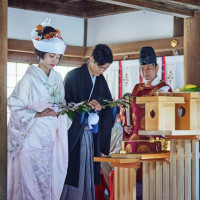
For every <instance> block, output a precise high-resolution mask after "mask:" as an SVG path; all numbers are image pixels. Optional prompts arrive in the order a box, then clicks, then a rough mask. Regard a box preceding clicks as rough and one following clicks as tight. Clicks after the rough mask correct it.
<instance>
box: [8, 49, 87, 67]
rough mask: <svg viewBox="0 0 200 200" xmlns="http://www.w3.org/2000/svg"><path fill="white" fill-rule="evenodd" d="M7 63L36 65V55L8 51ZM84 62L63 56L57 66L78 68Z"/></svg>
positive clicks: (76, 58) (80, 59)
mask: <svg viewBox="0 0 200 200" xmlns="http://www.w3.org/2000/svg"><path fill="white" fill-rule="evenodd" d="M8 61H9V62H26V63H29V64H36V63H38V61H37V59H36V55H35V54H34V53H26V52H14V51H8ZM83 62H84V60H83V59H82V58H78V57H67V56H63V57H62V59H61V61H60V62H59V63H58V65H63V66H70V67H80V66H81V65H82V64H83Z"/></svg>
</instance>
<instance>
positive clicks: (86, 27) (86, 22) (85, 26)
mask: <svg viewBox="0 0 200 200" xmlns="http://www.w3.org/2000/svg"><path fill="white" fill-rule="evenodd" d="M87 29H88V19H87V18H84V38H83V40H84V41H83V46H84V47H87Z"/></svg>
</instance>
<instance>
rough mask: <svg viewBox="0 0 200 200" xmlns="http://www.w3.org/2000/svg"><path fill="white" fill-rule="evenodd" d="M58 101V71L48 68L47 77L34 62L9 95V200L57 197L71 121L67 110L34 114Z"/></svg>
mask: <svg viewBox="0 0 200 200" xmlns="http://www.w3.org/2000/svg"><path fill="white" fill-rule="evenodd" d="M53 89H54V91H53ZM53 94H54V95H53ZM58 102H64V86H63V81H62V78H61V75H60V74H59V73H57V72H56V71H54V70H51V72H50V75H49V77H47V76H46V74H45V73H44V72H43V71H42V70H41V69H40V68H38V67H36V66H30V67H29V68H28V69H27V71H26V73H25V75H24V76H23V78H22V79H21V80H20V81H19V82H18V84H17V86H16V87H15V89H14V91H13V93H12V94H11V96H10V97H9V98H8V107H9V109H10V112H11V116H10V121H9V123H8V185H7V199H8V200H59V198H60V196H61V192H62V189H63V185H64V181H65V177H66V173H67V167H68V129H69V127H70V125H71V121H70V119H69V118H68V117H67V115H66V114H65V115H61V116H59V117H58V118H57V117H39V118H34V116H35V114H36V112H41V111H43V110H44V109H45V108H52V103H58ZM53 109H54V110H55V111H57V108H56V107H53Z"/></svg>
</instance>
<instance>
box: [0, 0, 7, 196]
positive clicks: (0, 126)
mask: <svg viewBox="0 0 200 200" xmlns="http://www.w3.org/2000/svg"><path fill="white" fill-rule="evenodd" d="M7 9H8V1H7V0H0V35H1V39H0V49H1V50H0V61H1V62H0V74H1V79H0V177H1V178H0V199H7V198H6V197H7Z"/></svg>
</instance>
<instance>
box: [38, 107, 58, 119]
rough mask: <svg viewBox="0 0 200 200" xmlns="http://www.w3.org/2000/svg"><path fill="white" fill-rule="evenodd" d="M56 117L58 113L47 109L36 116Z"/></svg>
mask: <svg viewBox="0 0 200 200" xmlns="http://www.w3.org/2000/svg"><path fill="white" fill-rule="evenodd" d="M56 115H57V113H56V112H55V111H54V110H52V109H51V108H46V109H44V110H43V111H42V112H37V113H36V114H35V118H36V117H48V116H52V117H56Z"/></svg>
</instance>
